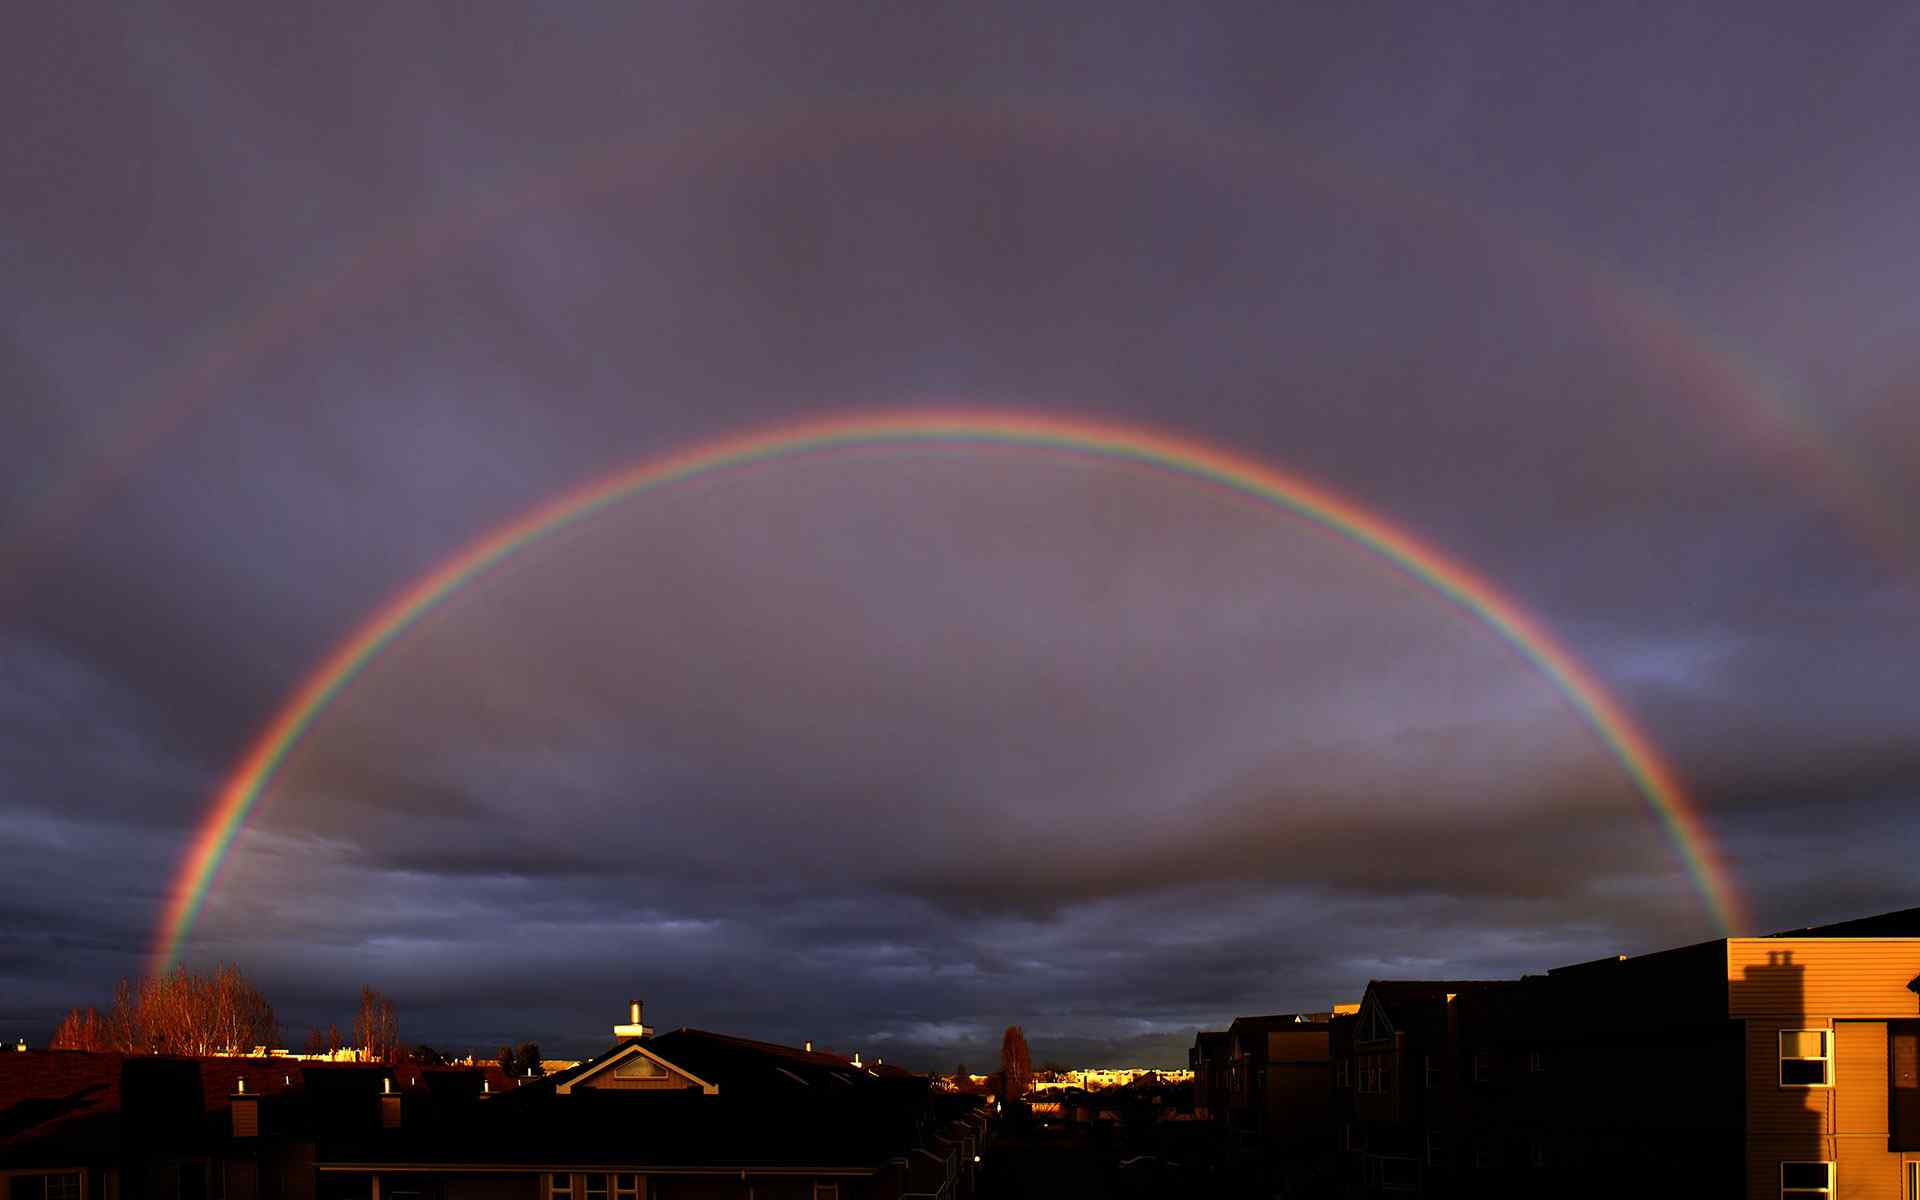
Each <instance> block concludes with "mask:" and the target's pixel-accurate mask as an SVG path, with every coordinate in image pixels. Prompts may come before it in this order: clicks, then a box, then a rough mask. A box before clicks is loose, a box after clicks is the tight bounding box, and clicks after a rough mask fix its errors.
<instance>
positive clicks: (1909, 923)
mask: <svg viewBox="0 0 1920 1200" xmlns="http://www.w3.org/2000/svg"><path fill="white" fill-rule="evenodd" d="M1767 936H1768V937H1777V938H1794V937H1799V938H1855V937H1858V938H1866V937H1920V908H1903V909H1900V910H1899V911H1897V912H1887V913H1880V914H1878V915H1876V916H1871V917H1855V918H1853V919H1852V920H1850V921H1837V922H1835V923H1833V924H1831V925H1809V926H1807V927H1806V928H1805V929H1785V930H1782V931H1780V932H1779V933H1770V934H1768V935H1767Z"/></svg>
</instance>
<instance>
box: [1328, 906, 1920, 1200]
mask: <svg viewBox="0 0 1920 1200" xmlns="http://www.w3.org/2000/svg"><path fill="white" fill-rule="evenodd" d="M1338 1024H1339V1027H1338V1028H1337V1029H1336V1031H1335V1033H1334V1036H1333V1038H1332V1040H1331V1046H1332V1050H1333V1053H1334V1057H1335V1065H1334V1093H1333V1095H1332V1096H1331V1097H1330V1106H1331V1110H1332V1111H1333V1112H1334V1113H1336V1114H1342V1115H1343V1119H1342V1122H1341V1135H1342V1146H1343V1148H1344V1151H1345V1153H1344V1155H1343V1179H1344V1183H1345V1188H1346V1192H1347V1194H1349V1195H1424V1196H1476V1197H1479V1196H1503V1195H1514V1196H1518V1195H1555V1196H1601V1195H1608V1196H1611V1195H1619V1194H1622V1193H1625V1192H1628V1191H1632V1192H1638V1193H1642V1194H1654V1195H1676V1196H1679V1195H1684V1196H1690V1197H1692V1196H1708V1197H1711V1196H1724V1197H1729V1198H1731V1197H1746V1198H1748V1200H1761V1198H1774V1197H1778V1198H1780V1200H1789V1198H1792V1197H1841V1196H1844V1197H1859V1198H1861V1200H1920V1083H1917V1082H1916V1071H1917V1070H1920V910H1908V911H1906V912H1902V913H1890V914H1886V915H1884V916H1881V917H1875V918H1867V919H1864V920H1860V921H1851V922H1845V923H1842V924H1839V925H1832V926H1824V927H1818V928H1810V929H1803V930H1795V931H1791V932H1788V933H1784V934H1778V935H1774V936H1772V937H1758V938H1724V939H1717V940H1714V941H1711V942H1703V943H1699V944H1696V945H1692V946H1683V947H1678V948H1675V949H1672V950H1666V951H1661V952H1657V953H1653V954H1646V955H1638V956H1633V957H1627V956H1616V957H1612V958H1606V959H1601V960H1598V961H1595V962H1588V963H1578V964H1573V965H1570V966H1565V967H1559V968H1555V969H1553V970H1551V971H1548V972H1547V973H1546V974H1544V975H1535V976H1527V977H1524V978H1522V979H1518V980H1506V981H1450V982H1449V981H1377V982H1375V983H1374V984H1372V985H1370V986H1369V988H1368V992H1367V997H1366V999H1365V1000H1363V1002H1362V1006H1361V1011H1360V1013H1359V1015H1358V1016H1357V1017H1356V1018H1354V1020H1353V1022H1352V1024H1351V1026H1350V1027H1349V1026H1346V1025H1345V1024H1344V1023H1338Z"/></svg>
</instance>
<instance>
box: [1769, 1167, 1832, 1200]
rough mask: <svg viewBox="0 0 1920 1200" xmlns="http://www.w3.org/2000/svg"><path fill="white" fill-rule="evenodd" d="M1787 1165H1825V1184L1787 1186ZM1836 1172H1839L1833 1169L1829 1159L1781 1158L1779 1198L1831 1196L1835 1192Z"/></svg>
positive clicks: (1782, 1199) (1787, 1199)
mask: <svg viewBox="0 0 1920 1200" xmlns="http://www.w3.org/2000/svg"><path fill="white" fill-rule="evenodd" d="M1788 1167H1825V1168H1826V1169H1827V1182H1826V1186H1825V1187H1788V1186H1787V1168H1788ZM1838 1173H1839V1172H1838V1171H1836V1170H1835V1167H1834V1163H1833V1161H1832V1160H1830V1159H1828V1160H1817V1159H1802V1158H1794V1159H1782V1160H1780V1197H1781V1200H1792V1198H1793V1197H1796V1196H1831V1195H1833V1194H1834V1192H1835V1184H1834V1176H1835V1175H1837V1174H1838Z"/></svg>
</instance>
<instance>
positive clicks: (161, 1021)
mask: <svg viewBox="0 0 1920 1200" xmlns="http://www.w3.org/2000/svg"><path fill="white" fill-rule="evenodd" d="M279 1040H280V1027H279V1025H278V1024H277V1023H276V1022H275V1020H274V1016H273V1006H272V1005H271V1004H268V1003H267V999H266V997H265V996H263V995H261V994H260V989H259V988H257V987H255V986H254V985H253V984H252V983H251V982H250V981H249V980H248V979H247V977H246V976H245V975H244V974H242V973H241V971H240V968H239V967H236V966H232V965H230V964H226V963H222V964H221V965H220V966H219V967H218V968H217V969H216V970H215V971H214V973H213V974H212V975H211V976H200V975H196V974H194V973H193V972H192V971H189V970H188V969H187V968H186V967H185V966H178V967H175V968H174V969H173V970H172V971H170V972H168V973H167V974H165V975H156V976H152V977H151V978H147V979H143V980H141V981H140V983H139V984H138V985H137V986H136V985H135V984H133V983H132V982H131V981H129V980H126V979H122V980H121V981H120V986H119V987H118V988H117V989H116V990H115V992H114V997H113V1007H112V1008H111V1009H109V1010H108V1012H107V1014H106V1015H105V1016H104V1017H103V1016H101V1015H100V1013H99V1011H98V1010H96V1009H92V1008H89V1009H87V1010H86V1011H85V1013H82V1012H81V1010H79V1009H74V1010H73V1011H72V1012H70V1013H68V1014H67V1016H66V1019H64V1020H63V1021H61V1023H60V1028H59V1030H58V1031H56V1032H55V1034H54V1044H55V1046H57V1047H59V1048H62V1049H75V1050H118V1051H121V1052H123V1053H129V1054H195V1055H206V1054H248V1053H251V1052H252V1051H253V1050H254V1049H255V1048H256V1047H265V1046H272V1045H275V1044H277V1043H278V1042H279Z"/></svg>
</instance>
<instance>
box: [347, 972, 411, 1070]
mask: <svg viewBox="0 0 1920 1200" xmlns="http://www.w3.org/2000/svg"><path fill="white" fill-rule="evenodd" d="M353 1039H354V1041H356V1042H358V1043H359V1044H360V1047H361V1049H362V1050H363V1051H365V1053H366V1056H367V1061H368V1062H392V1061H394V1059H395V1058H396V1056H397V1055H398V1054H399V1051H400V1021H399V1019H398V1018H397V1017H395V1016H394V1013H393V1001H392V1000H391V999H389V998H388V997H386V996H384V995H382V994H381V993H379V992H376V991H374V990H373V989H372V988H371V987H368V986H366V985H365V984H362V985H361V987H360V1012H359V1014H358V1015H357V1016H355V1017H354V1019H353Z"/></svg>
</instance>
